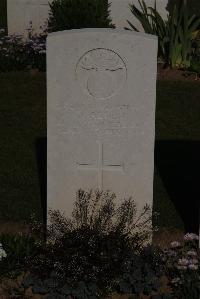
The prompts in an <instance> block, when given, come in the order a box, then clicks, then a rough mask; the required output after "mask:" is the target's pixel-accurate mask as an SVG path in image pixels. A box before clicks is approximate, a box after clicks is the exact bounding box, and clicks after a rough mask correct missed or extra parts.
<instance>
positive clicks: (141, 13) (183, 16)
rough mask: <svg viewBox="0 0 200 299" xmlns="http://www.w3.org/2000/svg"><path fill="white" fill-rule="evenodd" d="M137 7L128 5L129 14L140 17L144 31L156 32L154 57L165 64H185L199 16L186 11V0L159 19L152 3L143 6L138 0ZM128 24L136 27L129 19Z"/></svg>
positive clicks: (198, 22) (187, 62) (188, 60)
mask: <svg viewBox="0 0 200 299" xmlns="http://www.w3.org/2000/svg"><path fill="white" fill-rule="evenodd" d="M138 1H139V5H140V9H138V8H137V7H136V6H135V5H134V4H131V5H130V9H131V12H132V14H133V15H134V16H135V17H136V18H137V19H138V20H139V21H140V23H141V25H142V27H143V29H144V31H145V32H146V33H149V34H154V35H157V36H158V57H159V58H161V59H162V60H163V61H164V62H165V63H166V64H168V65H170V66H171V67H172V68H174V67H183V68H189V67H190V64H191V58H192V43H193V40H194V38H195V34H196V32H197V29H198V26H199V25H200V18H197V17H195V16H194V15H192V16H191V15H189V14H188V7H187V1H186V2H181V4H180V6H179V7H176V5H175V6H174V7H173V11H172V12H170V14H169V15H168V17H167V20H164V19H162V17H161V15H160V14H159V13H158V12H157V9H156V2H155V6H154V8H153V7H147V5H146V4H145V2H144V1H143V0H141V1H140V0H138ZM128 23H129V25H130V27H131V28H132V29H133V30H135V31H138V30H137V28H136V27H135V26H133V24H132V23H131V22H129V21H128Z"/></svg>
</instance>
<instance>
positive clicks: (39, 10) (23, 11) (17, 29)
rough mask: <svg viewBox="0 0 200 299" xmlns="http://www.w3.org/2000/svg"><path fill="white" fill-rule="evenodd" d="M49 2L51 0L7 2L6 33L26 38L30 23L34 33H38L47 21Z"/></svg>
mask: <svg viewBox="0 0 200 299" xmlns="http://www.w3.org/2000/svg"><path fill="white" fill-rule="evenodd" d="M49 2H51V0H50V1H48V0H34V1H32V0H7V19H8V33H9V34H13V33H20V34H23V35H24V36H25V37H26V36H27V35H28V31H27V29H29V28H30V22H32V28H33V29H34V33H38V32H40V31H41V30H40V26H43V25H44V24H45V22H46V21H47V19H48V15H49V11H50V7H49Z"/></svg>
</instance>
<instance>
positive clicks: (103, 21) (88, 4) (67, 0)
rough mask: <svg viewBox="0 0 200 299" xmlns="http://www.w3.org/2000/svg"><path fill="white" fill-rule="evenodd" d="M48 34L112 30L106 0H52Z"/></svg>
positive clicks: (108, 5)
mask: <svg viewBox="0 0 200 299" xmlns="http://www.w3.org/2000/svg"><path fill="white" fill-rule="evenodd" d="M48 27H49V32H52V31H61V30H68V29H80V28H113V27H114V25H113V24H112V20H111V18H110V3H109V2H108V0H54V1H53V2H52V3H51V4H50V15H49V21H48Z"/></svg>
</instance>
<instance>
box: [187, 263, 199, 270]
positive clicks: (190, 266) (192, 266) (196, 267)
mask: <svg viewBox="0 0 200 299" xmlns="http://www.w3.org/2000/svg"><path fill="white" fill-rule="evenodd" d="M198 268H199V267H198V265H194V264H190V265H188V269H190V270H198Z"/></svg>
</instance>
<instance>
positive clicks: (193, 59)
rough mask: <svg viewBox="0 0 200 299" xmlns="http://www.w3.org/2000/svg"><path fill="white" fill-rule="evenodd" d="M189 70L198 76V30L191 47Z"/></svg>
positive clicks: (199, 33)
mask: <svg viewBox="0 0 200 299" xmlns="http://www.w3.org/2000/svg"><path fill="white" fill-rule="evenodd" d="M189 70H191V71H193V72H196V73H197V74H199V75H200V30H198V32H197V34H196V37H195V38H194V40H193V45H192V57H191V64H190V68H189Z"/></svg>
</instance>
